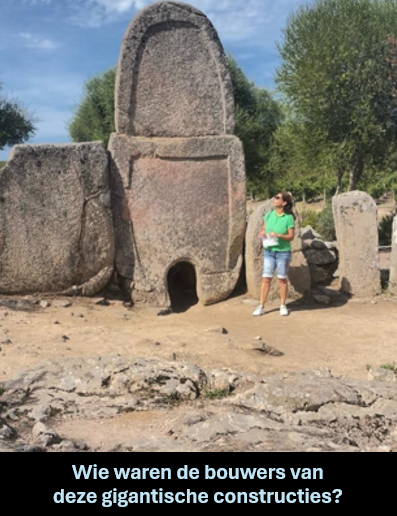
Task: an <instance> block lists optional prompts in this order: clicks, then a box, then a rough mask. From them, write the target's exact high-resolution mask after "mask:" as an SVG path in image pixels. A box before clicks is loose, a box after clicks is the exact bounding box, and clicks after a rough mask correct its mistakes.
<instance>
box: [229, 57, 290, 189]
mask: <svg viewBox="0 0 397 516" xmlns="http://www.w3.org/2000/svg"><path fill="white" fill-rule="evenodd" d="M228 63H229V69H230V74H231V78H232V83H233V91H234V99H235V104H236V128H235V134H236V136H238V138H240V140H241V141H242V143H243V146H244V153H245V162H246V169H247V179H248V189H249V191H250V192H251V195H252V196H255V195H260V196H264V197H267V196H269V195H271V192H272V189H273V184H274V177H273V175H272V173H271V168H270V167H269V164H270V158H271V155H272V147H273V141H274V134H275V131H276V129H277V128H278V126H279V125H280V124H281V122H282V119H283V113H282V110H281V108H280V105H279V104H278V103H277V101H276V100H275V99H274V98H273V97H272V96H271V94H270V93H269V92H268V91H267V90H265V89H263V88H258V87H257V86H255V84H254V83H253V82H251V81H249V80H248V79H247V77H246V76H245V74H244V72H243V71H242V69H241V68H240V67H239V66H238V65H237V63H236V61H235V60H234V59H233V58H232V57H231V56H229V57H228Z"/></svg>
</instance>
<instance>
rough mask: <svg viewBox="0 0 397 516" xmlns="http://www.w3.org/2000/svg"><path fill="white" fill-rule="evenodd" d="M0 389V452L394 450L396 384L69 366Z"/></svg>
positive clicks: (124, 363)
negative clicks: (86, 450) (87, 450)
mask: <svg viewBox="0 0 397 516" xmlns="http://www.w3.org/2000/svg"><path fill="white" fill-rule="evenodd" d="M2 388H3V389H4V393H3V395H2V398H1V405H0V418H1V419H0V427H1V429H2V431H3V432H2V434H0V446H1V449H4V450H25V451H28V450H30V449H32V448H34V447H39V448H40V447H41V449H44V450H49V451H69V450H71V449H80V450H84V449H89V450H110V449H117V450H123V449H128V450H135V451H204V450H206V451H220V450H222V451H226V450H227V451H249V450H258V451H275V450H277V451H313V450H318V451H362V450H371V451H372V450H374V451H375V450H380V449H387V450H396V451H397V434H396V432H395V427H396V424H397V385H396V384H395V383H382V382H378V381H376V382H363V381H356V380H348V379H342V378H334V377H333V376H332V374H331V373H330V372H329V371H328V370H316V371H309V372H302V373H290V374H278V375H272V376H267V377H259V376H253V375H248V374H237V373H233V372H232V371H227V370H223V371H217V370H214V371H204V370H203V369H201V368H199V367H197V366H195V365H192V364H187V363H181V362H166V361H160V360H146V359H139V360H133V361H128V360H125V359H123V358H121V357H106V358H100V357H96V358H89V359H83V358H73V359H64V360H58V361H52V362H47V363H44V364H42V365H41V366H39V367H36V368H35V369H32V370H31V371H28V372H26V373H23V374H21V375H19V376H18V377H16V378H14V379H13V380H10V381H8V382H6V383H4V385H3V386H2ZM99 423H100V425H99ZM94 429H95V431H94ZM1 435H3V438H1Z"/></svg>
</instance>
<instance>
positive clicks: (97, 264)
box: [0, 142, 114, 295]
mask: <svg viewBox="0 0 397 516" xmlns="http://www.w3.org/2000/svg"><path fill="white" fill-rule="evenodd" d="M0 192H1V197H0V293H7V294H26V293H34V292H67V293H81V294H83V295H92V294H95V293H96V292H98V291H99V290H101V289H102V288H103V287H105V286H106V284H107V283H108V281H109V279H110V277H111V275H112V272H113V263H114V232H113V222H112V214H111V209H110V192H109V185H108V158H107V155H106V151H105V149H104V147H103V145H102V144H101V143H98V142H96V143H87V144H71V145H17V146H15V147H14V149H13V152H12V155H11V157H10V160H9V161H8V163H7V165H6V167H5V168H3V169H2V170H1V172H0Z"/></svg>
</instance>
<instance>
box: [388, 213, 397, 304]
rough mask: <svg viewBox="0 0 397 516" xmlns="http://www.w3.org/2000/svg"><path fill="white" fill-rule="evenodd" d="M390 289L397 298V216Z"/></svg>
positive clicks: (391, 261) (396, 219) (394, 223)
mask: <svg viewBox="0 0 397 516" xmlns="http://www.w3.org/2000/svg"><path fill="white" fill-rule="evenodd" d="M389 289H390V292H391V293H392V294H393V295H394V296H397V216H396V217H395V218H394V222H393V234H392V248H391V258H390V282H389Z"/></svg>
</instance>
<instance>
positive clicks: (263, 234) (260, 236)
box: [258, 229, 266, 238]
mask: <svg viewBox="0 0 397 516" xmlns="http://www.w3.org/2000/svg"><path fill="white" fill-rule="evenodd" d="M258 237H259V238H266V233H265V231H264V230H263V229H262V230H261V231H259V233H258Z"/></svg>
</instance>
